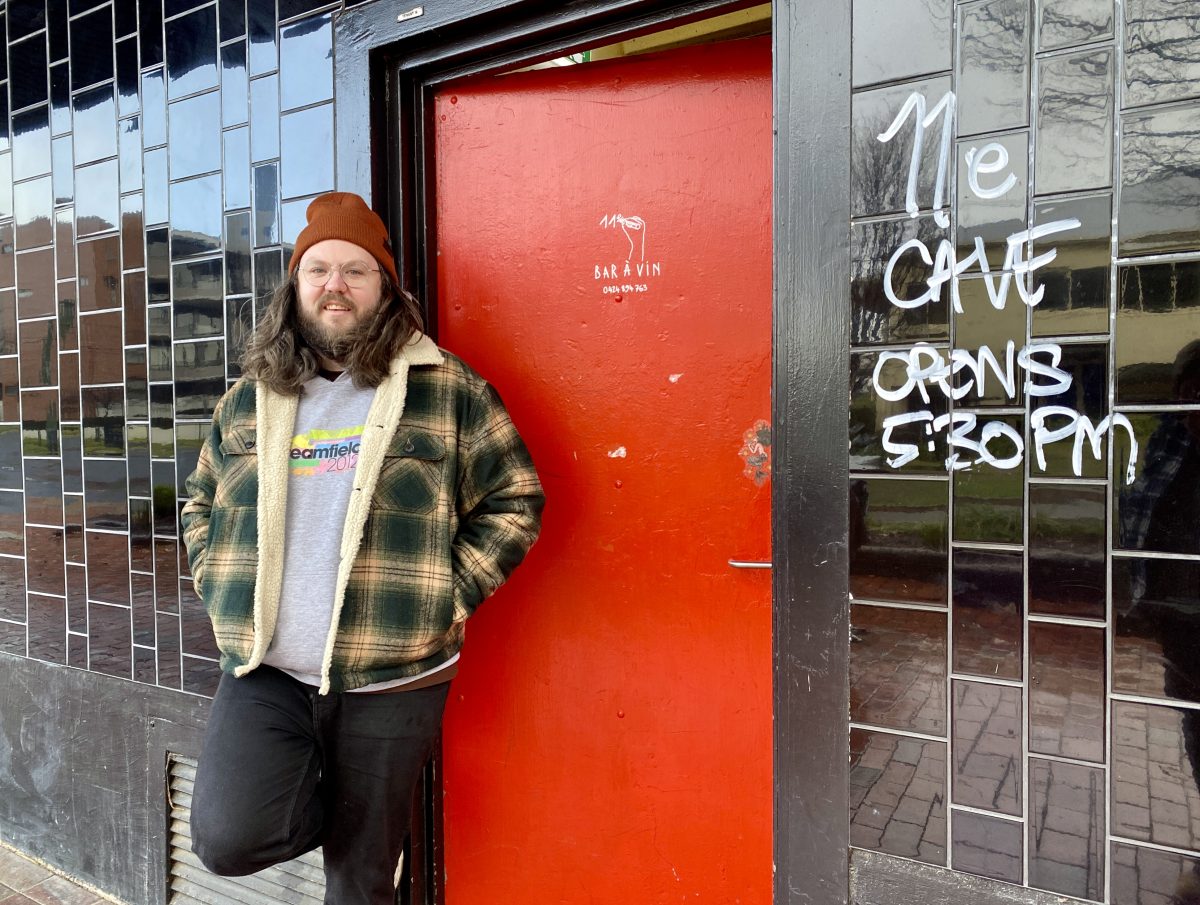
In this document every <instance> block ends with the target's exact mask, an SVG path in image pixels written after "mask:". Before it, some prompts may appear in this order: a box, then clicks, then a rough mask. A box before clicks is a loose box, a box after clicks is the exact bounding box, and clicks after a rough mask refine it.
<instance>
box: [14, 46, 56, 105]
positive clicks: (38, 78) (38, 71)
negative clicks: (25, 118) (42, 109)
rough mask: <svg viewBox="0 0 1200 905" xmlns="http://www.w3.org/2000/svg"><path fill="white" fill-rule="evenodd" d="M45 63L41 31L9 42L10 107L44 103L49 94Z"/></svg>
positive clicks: (44, 49) (44, 47)
mask: <svg viewBox="0 0 1200 905" xmlns="http://www.w3.org/2000/svg"><path fill="white" fill-rule="evenodd" d="M46 64H47V60H46V35H45V33H44V32H43V33H40V34H35V35H33V36H32V37H29V38H26V39H25V40H23V41H17V42H15V43H12V44H9V45H8V72H9V82H8V96H9V101H10V103H11V104H12V109H13V110H21V109H23V108H25V107H31V106H33V105H34V104H41V103H45V101H46V99H47V97H48V96H49V88H48V84H47V81H46V74H47V71H48V70H47V66H46Z"/></svg>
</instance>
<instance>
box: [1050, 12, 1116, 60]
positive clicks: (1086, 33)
mask: <svg viewBox="0 0 1200 905" xmlns="http://www.w3.org/2000/svg"><path fill="white" fill-rule="evenodd" d="M1038 11H1039V14H1040V15H1039V19H1038V25H1039V27H1038V47H1039V48H1040V49H1041V50H1053V49H1055V48H1059V47H1070V46H1072V45H1075V44H1086V43H1088V42H1089V41H1098V40H1100V39H1101V38H1107V37H1108V36H1110V35H1111V34H1112V30H1113V2H1112V0H1056V2H1054V3H1041V4H1039V5H1038Z"/></svg>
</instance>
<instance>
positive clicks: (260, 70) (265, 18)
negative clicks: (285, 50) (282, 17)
mask: <svg viewBox="0 0 1200 905" xmlns="http://www.w3.org/2000/svg"><path fill="white" fill-rule="evenodd" d="M246 31H247V33H248V35H249V38H250V75H251V76H256V75H262V74H264V73H267V72H271V71H273V70H274V69H275V68H276V67H277V66H278V65H279V59H278V58H279V53H278V48H277V46H276V20H275V4H273V3H247V4H246Z"/></svg>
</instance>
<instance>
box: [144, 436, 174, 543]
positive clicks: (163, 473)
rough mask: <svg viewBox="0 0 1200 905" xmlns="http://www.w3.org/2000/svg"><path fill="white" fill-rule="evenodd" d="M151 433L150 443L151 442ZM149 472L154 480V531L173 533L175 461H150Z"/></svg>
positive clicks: (157, 532) (156, 532)
mask: <svg viewBox="0 0 1200 905" xmlns="http://www.w3.org/2000/svg"><path fill="white" fill-rule="evenodd" d="M153 442H154V440H153V433H152V434H151V443H152V444H153ZM150 473H151V475H152V477H153V480H154V496H153V500H154V533H155V534H169V535H174V534H175V463H174V462H171V461H157V460H155V461H152V462H151V463H150Z"/></svg>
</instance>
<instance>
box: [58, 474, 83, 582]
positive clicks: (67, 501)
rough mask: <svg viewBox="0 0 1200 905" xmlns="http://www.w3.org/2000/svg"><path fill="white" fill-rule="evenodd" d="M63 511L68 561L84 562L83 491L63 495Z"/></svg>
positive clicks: (81, 488)
mask: <svg viewBox="0 0 1200 905" xmlns="http://www.w3.org/2000/svg"><path fill="white" fill-rule="evenodd" d="M64 462H65V460H64ZM81 480H82V479H81ZM82 490H83V487H82V485H81V486H80V491H82ZM63 513H64V516H65V518H66V522H67V525H66V538H67V562H68V563H73V562H75V563H81V564H82V563H83V562H84V560H85V559H86V552H85V550H84V547H85V546H86V544H85V541H84V538H83V523H84V521H85V517H84V507H83V495H82V493H79V494H73V493H68V494H65V495H64V496H63ZM68 577H69V570H68Z"/></svg>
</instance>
